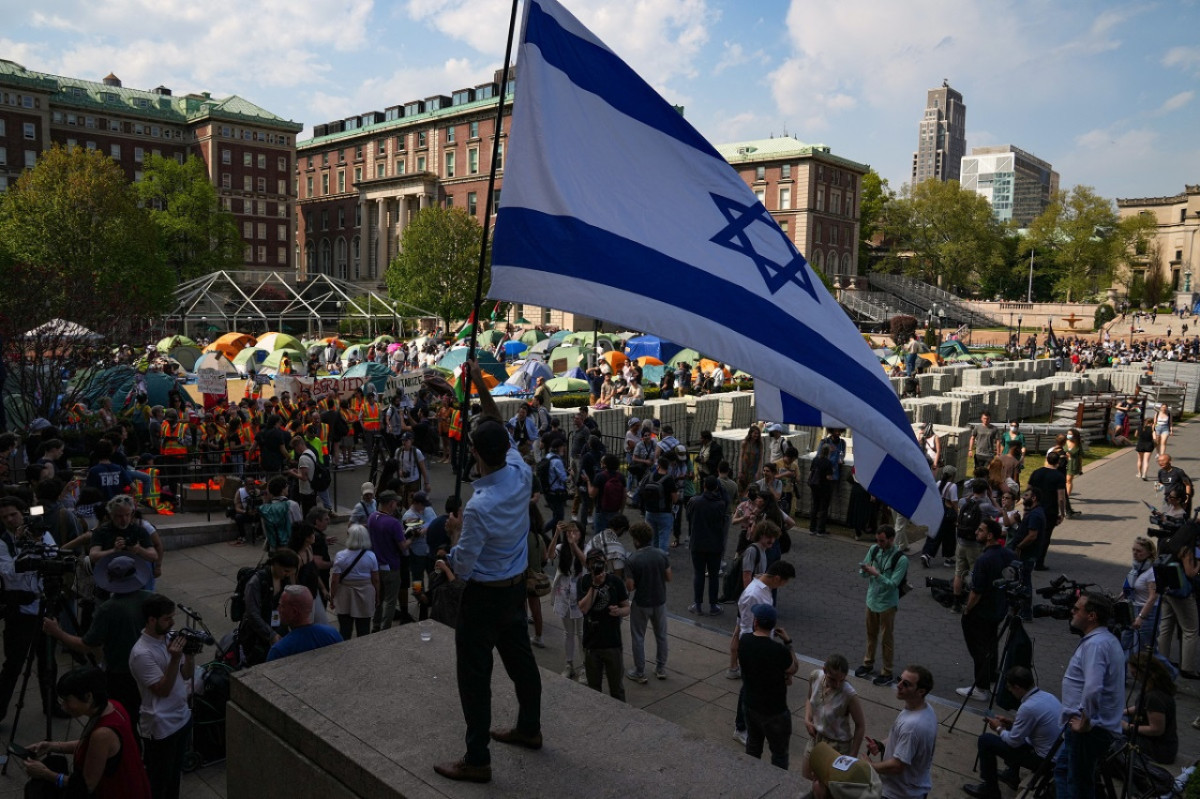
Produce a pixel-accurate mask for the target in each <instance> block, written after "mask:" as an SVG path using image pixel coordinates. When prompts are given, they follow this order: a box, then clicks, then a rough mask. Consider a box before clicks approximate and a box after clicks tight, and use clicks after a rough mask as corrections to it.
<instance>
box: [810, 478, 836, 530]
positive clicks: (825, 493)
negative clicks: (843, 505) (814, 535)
mask: <svg viewBox="0 0 1200 799" xmlns="http://www.w3.org/2000/svg"><path fill="white" fill-rule="evenodd" d="M809 488H810V489H812V516H811V518H810V520H809V522H808V529H809V530H812V531H814V532H818V533H823V532H825V523H826V522H827V521H829V501H830V500H831V499H833V488H832V487H830V486H824V485H822V486H809Z"/></svg>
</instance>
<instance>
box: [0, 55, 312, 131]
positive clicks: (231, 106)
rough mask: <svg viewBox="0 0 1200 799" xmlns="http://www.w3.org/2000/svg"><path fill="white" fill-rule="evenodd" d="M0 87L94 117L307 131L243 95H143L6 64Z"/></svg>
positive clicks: (1, 67)
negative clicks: (21, 89)
mask: <svg viewBox="0 0 1200 799" xmlns="http://www.w3.org/2000/svg"><path fill="white" fill-rule="evenodd" d="M0 84H4V85H15V86H25V87H28V88H30V89H34V90H37V91H44V92H49V93H51V94H53V95H54V103H55V104H56V105H65V106H74V107H76V108H82V109H85V110H86V109H90V110H94V111H105V110H106V111H125V112H132V113H136V114H137V115H139V116H145V117H153V118H157V119H161V120H163V121H164V122H173V123H176V124H185V123H189V122H197V121H199V120H202V119H204V118H205V117H212V118H213V119H217V120H226V121H231V122H244V123H247V124H252V125H264V126H268V127H274V128H282V129H284V130H290V131H293V132H299V131H301V130H303V128H304V126H303V125H302V124H300V123H298V122H292V121H290V120H286V119H283V118H282V117H279V116H276V115H275V114H272V113H271V112H270V111H267V110H265V109H263V108H260V107H259V106H257V105H255V104H254V103H251V102H249V101H248V100H244V99H242V98H241V97H238V96H237V95H231V96H229V97H226V98H224V99H218V98H214V97H211V96H209V95H208V94H188V95H181V96H174V97H173V96H168V95H161V94H158V93H156V92H152V91H146V90H143V89H130V88H127V87H124V86H109V85H107V84H105V83H102V82H98V81H90V80H81V79H79V78H66V77H62V76H59V75H48V74H45V73H42V72H34V71H32V70H28V69H26V68H25V67H23V66H21V65H20V64H17V63H15V62H13V61H5V60H2V59H0Z"/></svg>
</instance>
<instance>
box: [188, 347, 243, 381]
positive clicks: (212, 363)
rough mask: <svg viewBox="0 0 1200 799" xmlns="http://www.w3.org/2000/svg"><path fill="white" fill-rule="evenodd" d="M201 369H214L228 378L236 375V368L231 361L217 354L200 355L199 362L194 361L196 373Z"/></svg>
mask: <svg viewBox="0 0 1200 799" xmlns="http://www.w3.org/2000/svg"><path fill="white" fill-rule="evenodd" d="M201 369H216V370H217V371H218V372H224V373H225V374H226V375H229V376H232V375H236V374H237V367H236V366H234V365H233V361H231V360H229V359H228V358H226V357H225V356H224V355H223V354H222V353H219V352H206V353H204V354H203V355H201V356H200V360H198V361H196V371H197V372H199V371H200V370H201Z"/></svg>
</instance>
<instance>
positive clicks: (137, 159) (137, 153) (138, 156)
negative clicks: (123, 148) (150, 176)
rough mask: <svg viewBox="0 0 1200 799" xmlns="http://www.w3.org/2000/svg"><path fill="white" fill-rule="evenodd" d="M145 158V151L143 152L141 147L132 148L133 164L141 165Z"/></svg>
mask: <svg viewBox="0 0 1200 799" xmlns="http://www.w3.org/2000/svg"><path fill="white" fill-rule="evenodd" d="M145 157H146V151H145V150H143V149H142V148H141V147H134V148H133V160H134V163H137V164H140V163H142V160H143V159H144V158H145Z"/></svg>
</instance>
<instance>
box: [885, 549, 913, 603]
mask: <svg viewBox="0 0 1200 799" xmlns="http://www.w3.org/2000/svg"><path fill="white" fill-rule="evenodd" d="M903 554H904V553H903V552H901V551H900V550H899V549H897V550H896V554H895V555H893V556H892V562H891V563H890V564H889V565H888V571H891V570H892V569H894V568H896V564H897V563H899V562H900V556H901V555H903ZM896 590H898V591H899V592H900V597H901V598H903V597H904V595H905V594H907V593H908V592H909V591H911V590H912V583H910V582H909V581H908V567H907V566H906V567H905V569H904V576H903V577H901V578H900V584H899V585H897V586H896Z"/></svg>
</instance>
